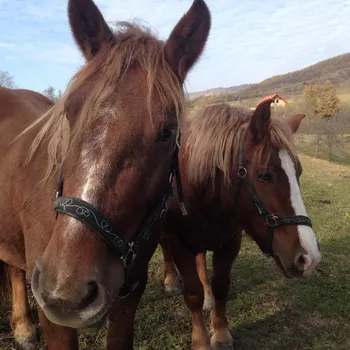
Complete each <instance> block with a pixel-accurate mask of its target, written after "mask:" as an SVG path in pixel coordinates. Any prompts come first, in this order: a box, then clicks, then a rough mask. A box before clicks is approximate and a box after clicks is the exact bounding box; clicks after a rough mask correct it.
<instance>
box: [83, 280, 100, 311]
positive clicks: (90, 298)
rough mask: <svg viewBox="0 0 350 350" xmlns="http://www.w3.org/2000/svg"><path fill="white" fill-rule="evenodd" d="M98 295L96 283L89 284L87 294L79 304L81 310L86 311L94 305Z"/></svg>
mask: <svg viewBox="0 0 350 350" xmlns="http://www.w3.org/2000/svg"><path fill="white" fill-rule="evenodd" d="M97 295H98V284H97V283H96V282H95V281H90V282H88V283H87V294H86V296H85V297H84V299H83V300H82V301H81V302H80V304H79V309H85V308H86V307H87V306H88V305H90V304H92V303H93V302H94V300H95V299H96V298H97Z"/></svg>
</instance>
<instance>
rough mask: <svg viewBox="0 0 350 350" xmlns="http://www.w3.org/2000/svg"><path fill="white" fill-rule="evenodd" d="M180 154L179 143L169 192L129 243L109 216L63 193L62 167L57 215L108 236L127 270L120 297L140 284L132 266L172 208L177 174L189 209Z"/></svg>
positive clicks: (57, 199)
mask: <svg viewBox="0 0 350 350" xmlns="http://www.w3.org/2000/svg"><path fill="white" fill-rule="evenodd" d="M178 153H179V146H178V144H176V147H175V150H174V153H173V158H172V163H171V169H170V176H169V181H168V183H167V187H166V190H165V194H164V196H163V198H162V199H161V201H160V202H159V203H158V205H156V207H155V208H154V209H153V211H152V212H151V215H150V216H149V217H148V218H147V220H146V222H145V223H144V225H143V226H142V228H141V230H140V231H139V232H138V233H137V234H136V236H135V237H134V239H133V240H132V241H131V242H127V241H126V240H125V239H124V238H123V236H122V234H121V233H120V232H119V231H118V230H116V229H115V228H114V227H113V225H112V224H111V222H110V221H109V220H108V218H106V217H105V215H104V214H102V213H101V212H100V211H99V210H98V209H97V208H95V207H94V206H93V205H91V204H90V203H88V202H85V201H84V200H82V199H80V198H76V197H66V196H62V193H63V181H64V180H63V166H62V167H61V169H60V173H59V179H58V184H57V190H56V199H55V202H54V210H55V212H56V218H57V215H58V213H60V214H66V215H69V216H72V217H73V218H75V219H77V220H79V221H81V222H82V223H84V224H85V225H86V226H87V227H89V228H90V229H91V230H93V231H94V232H95V233H97V234H98V235H99V236H100V237H101V238H102V239H104V240H105V241H106V242H107V244H108V245H110V246H111V247H112V248H113V249H114V250H115V251H116V252H117V253H118V254H119V255H120V258H121V260H122V262H123V265H124V269H125V282H124V285H123V287H122V289H121V291H120V293H119V295H120V296H123V297H125V296H127V295H128V294H129V293H130V292H132V291H133V290H134V289H135V288H136V286H137V285H138V281H136V282H133V284H132V285H131V286H130V285H129V282H130V281H129V277H130V274H131V269H132V267H133V265H134V261H135V258H136V256H137V254H138V252H139V250H140V248H141V246H142V244H143V243H144V242H146V241H148V239H149V236H150V233H151V229H152V227H153V225H154V224H156V223H157V222H158V221H159V220H160V219H161V218H162V217H163V216H164V215H165V213H166V212H167V210H168V202H169V200H170V198H171V197H172V196H173V195H174V188H173V178H174V176H176V180H177V188H178V189H180V190H179V199H180V203H181V205H182V206H183V208H184V210H186V209H185V207H184V199H183V191H182V184H181V178H180V172H179V163H178ZM183 213H184V215H186V212H184V211H183Z"/></svg>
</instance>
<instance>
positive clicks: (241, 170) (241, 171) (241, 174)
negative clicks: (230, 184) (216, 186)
mask: <svg viewBox="0 0 350 350" xmlns="http://www.w3.org/2000/svg"><path fill="white" fill-rule="evenodd" d="M247 174H248V171H247V169H246V168H245V167H244V166H243V165H241V166H239V168H238V176H239V177H245V176H247Z"/></svg>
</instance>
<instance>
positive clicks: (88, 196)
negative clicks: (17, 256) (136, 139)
mask: <svg viewBox="0 0 350 350" xmlns="http://www.w3.org/2000/svg"><path fill="white" fill-rule="evenodd" d="M106 137H107V128H105V129H104V131H103V132H102V133H101V134H100V135H96V136H95V138H94V139H93V140H91V143H90V144H88V145H85V147H84V149H83V151H82V152H81V157H80V159H81V161H80V163H81V165H80V168H81V178H82V179H84V180H85V181H84V183H83V184H82V186H81V190H80V191H79V192H78V193H77V194H76V195H75V196H76V197H78V198H81V199H82V200H84V201H85V202H88V203H90V204H92V205H94V199H95V196H96V195H97V191H98V184H102V182H101V177H102V176H103V174H104V170H105V167H106V166H107V162H106V159H105V154H106V153H105V152H97V153H98V154H99V156H98V158H96V150H98V151H100V150H101V149H103V147H104V144H105V140H106ZM78 171H79V170H78ZM82 225H83V224H82V223H81V222H80V221H79V220H77V219H75V218H70V220H69V223H68V225H67V226H66V228H65V230H64V238H65V241H67V244H69V239H72V238H73V239H74V237H77V233H78V232H80V230H81V227H82Z"/></svg>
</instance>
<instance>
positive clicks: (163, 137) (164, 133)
mask: <svg viewBox="0 0 350 350" xmlns="http://www.w3.org/2000/svg"><path fill="white" fill-rule="evenodd" d="M172 134H173V132H172V130H171V129H168V128H164V129H163V130H161V131H160V132H159V134H158V137H157V141H161V142H164V141H167V140H169V139H170V137H171V135H172Z"/></svg>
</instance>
